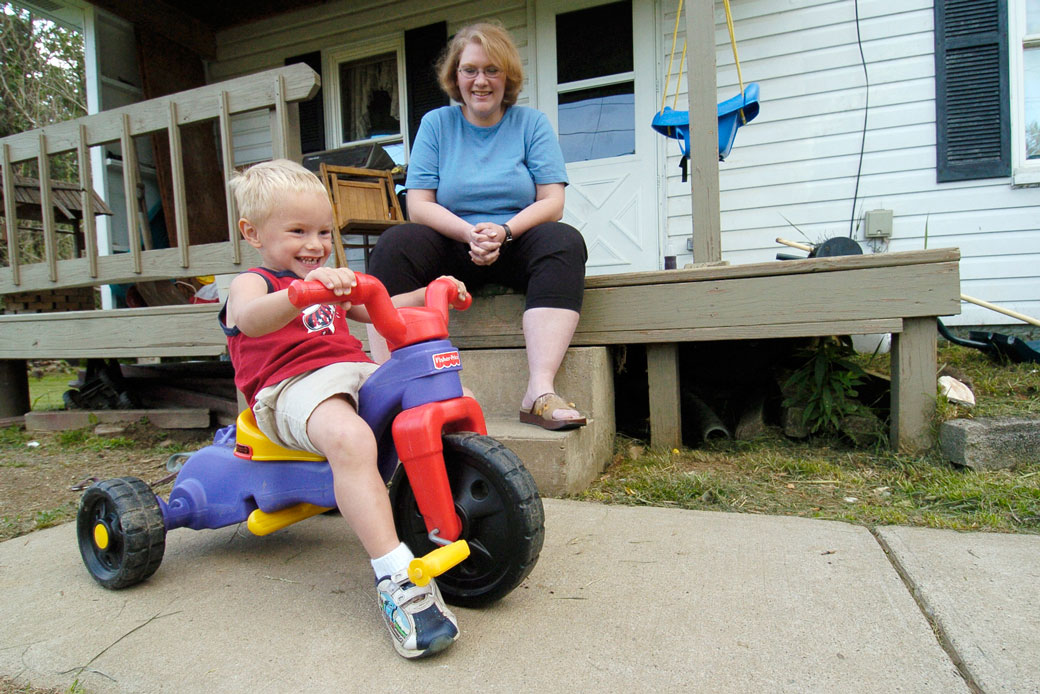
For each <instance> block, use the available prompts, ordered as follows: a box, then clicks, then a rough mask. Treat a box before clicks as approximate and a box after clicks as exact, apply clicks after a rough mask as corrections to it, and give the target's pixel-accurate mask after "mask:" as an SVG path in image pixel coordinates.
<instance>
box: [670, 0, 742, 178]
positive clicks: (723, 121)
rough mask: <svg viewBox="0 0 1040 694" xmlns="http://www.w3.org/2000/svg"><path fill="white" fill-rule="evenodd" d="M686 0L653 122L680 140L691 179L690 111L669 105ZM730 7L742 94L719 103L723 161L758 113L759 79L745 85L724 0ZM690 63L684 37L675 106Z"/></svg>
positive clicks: (682, 163)
mask: <svg viewBox="0 0 1040 694" xmlns="http://www.w3.org/2000/svg"><path fill="white" fill-rule="evenodd" d="M682 5H683V3H682V0H679V8H678V9H677V10H676V12H675V29H674V31H673V32H672V53H671V56H669V59H668V75H667V77H666V78H665V83H664V93H663V94H662V96H661V110H660V111H659V112H657V113H656V114H655V115H654V119H653V121H651V123H650V126H651V127H652V128H653V129H654V130H656V131H657V132H659V133H661V134H662V135H664V136H665V137H670V138H674V139H676V140H678V141H679V152H680V153H681V154H682V160H680V162H679V166H680V167H681V168H682V180H683V182H686V180H687V170H686V162H687V161H688V160H689V154H690V112H689V111H676V110H675V109H674V108H669V107H667V106H665V101H667V99H668V85H669V83H670V82H671V79H672V62H673V61H674V59H675V40H676V37H677V36H678V34H679V17H680V16H681V15H682ZM723 5H724V6H725V8H726V25H727V26H728V27H729V42H730V45H731V46H732V47H733V62H734V63H735V64H736V66H737V81H738V82H739V83H740V94H737V95H736V96H734V97H733V98H732V99H726V100H725V101H723V102H722V103H720V104H719V106H718V118H719V161H723V160H724V159H725V158H726V157H727V156H729V153H730V150H731V149H733V141H734V140H735V139H736V138H737V129H738V128H740V126H742V125H745V124H747V123H749V122H751V121H752V120H754V119H755V116H757V115H758V83H757V82H752V83H750V84H748V85H747V87H745V86H744V78H743V77H742V76H741V74H740V58H739V57H738V56H737V41H736V38H735V37H734V33H733V15H732V14H731V13H730V8H729V0H723ZM685 63H686V41H685V40H683V50H682V58H680V60H679V77H678V79H677V80H676V82H675V96H674V98H673V100H672V106H675V105H676V103H677V102H678V100H679V85H680V83H681V82H682V68H683V65H684V64H685Z"/></svg>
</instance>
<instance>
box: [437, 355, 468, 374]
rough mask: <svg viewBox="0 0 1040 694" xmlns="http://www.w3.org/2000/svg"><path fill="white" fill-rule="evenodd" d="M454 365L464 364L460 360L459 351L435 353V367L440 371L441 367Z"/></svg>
mask: <svg viewBox="0 0 1040 694" xmlns="http://www.w3.org/2000/svg"><path fill="white" fill-rule="evenodd" d="M453 366H462V362H461V361H459V353H458V352H441V353H440V354H434V355H433V368H435V369H437V370H438V371H440V370H441V369H450V368H452V367H453Z"/></svg>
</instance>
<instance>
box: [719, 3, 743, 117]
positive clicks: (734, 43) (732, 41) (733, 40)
mask: <svg viewBox="0 0 1040 694" xmlns="http://www.w3.org/2000/svg"><path fill="white" fill-rule="evenodd" d="M722 4H723V6H724V7H725V8H726V26H727V27H728V28H729V45H730V46H732V47H733V63H734V64H735V65H736V66H737V82H739V83H740V94H741V96H743V95H744V78H743V77H741V75H740V57H739V56H738V55H737V38H736V34H735V32H734V31H733V13H732V12H730V9H729V0H722ZM740 124H741V125H747V120H746V119H745V118H744V109H743V108H741V109H740Z"/></svg>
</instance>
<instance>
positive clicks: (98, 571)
mask: <svg viewBox="0 0 1040 694" xmlns="http://www.w3.org/2000/svg"><path fill="white" fill-rule="evenodd" d="M76 537H77V539H78V540H79V551H80V554H81V555H82V556H83V563H84V564H86V566H87V571H89V572H90V575H91V576H93V577H94V580H96V581H97V582H98V583H100V584H101V585H103V586H104V587H105V588H111V589H113V590H115V589H119V588H126V587H128V586H132V585H134V584H135V583H140V582H141V581H143V580H144V579H146V578H148V577H149V576H151V575H152V574H153V573H155V570H156V569H158V568H159V564H160V563H161V562H162V558H163V553H164V552H165V551H166V526H165V524H164V522H163V516H162V509H160V508H159V501H158V499H156V497H155V493H154V492H152V489H151V488H150V487H149V486H148V485H147V484H146V483H144V482H143V481H141V480H139V479H137V478H136V477H118V478H115V479H110V480H105V481H103V482H98V483H97V484H95V485H93V486H91V487H90V488H88V489H87V491H85V492H83V498H82V499H81V500H80V502H79V513H78V514H77V516H76Z"/></svg>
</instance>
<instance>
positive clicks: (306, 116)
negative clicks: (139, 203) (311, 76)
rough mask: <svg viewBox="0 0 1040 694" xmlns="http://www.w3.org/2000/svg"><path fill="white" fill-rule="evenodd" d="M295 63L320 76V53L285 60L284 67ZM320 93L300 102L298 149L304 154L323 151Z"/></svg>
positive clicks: (323, 122) (323, 124)
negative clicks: (302, 64)
mask: <svg viewBox="0 0 1040 694" xmlns="http://www.w3.org/2000/svg"><path fill="white" fill-rule="evenodd" d="M296 63H306V64H307V65H308V66H309V67H310V68H311V69H312V70H314V71H315V72H317V73H318V74H319V75H321V51H314V52H313V53H305V54H303V55H297V56H294V57H292V58H286V59H285V64H286V65H295V64H296ZM321 91H322V90H321V87H319V88H318V93H317V94H315V95H314V96H313V97H311V98H310V99H309V100H308V101H301V102H300V149H301V150H302V151H303V153H304V154H307V153H308V152H320V151H321V150H323V149H325V106H324V104H323V102H322V99H321Z"/></svg>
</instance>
